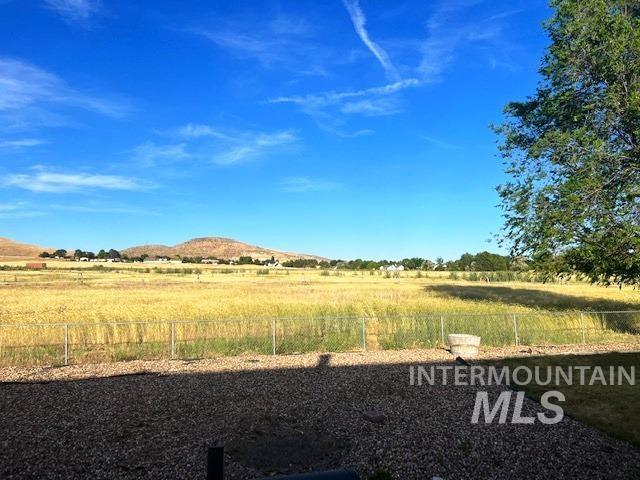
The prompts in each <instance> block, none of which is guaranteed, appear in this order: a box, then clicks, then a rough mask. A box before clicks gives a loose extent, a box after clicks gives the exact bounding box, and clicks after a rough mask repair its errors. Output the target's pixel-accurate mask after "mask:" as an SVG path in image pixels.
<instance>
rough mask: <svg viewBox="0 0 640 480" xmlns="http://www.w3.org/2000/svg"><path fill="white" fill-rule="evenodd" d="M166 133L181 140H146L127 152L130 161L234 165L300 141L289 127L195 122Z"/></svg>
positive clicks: (145, 165)
mask: <svg viewBox="0 0 640 480" xmlns="http://www.w3.org/2000/svg"><path fill="white" fill-rule="evenodd" d="M165 134H166V135H169V136H172V137H174V138H175V137H179V139H180V143H173V144H164V145H159V144H156V143H154V142H145V143H143V144H141V145H138V146H137V147H135V148H133V149H132V150H130V151H129V152H130V153H133V160H135V161H136V163H137V164H138V165H139V166H141V167H151V166H155V165H158V164H162V163H165V164H166V163H171V162H179V161H182V162H184V161H190V162H198V163H199V164H200V165H206V164H207V163H209V164H212V163H213V164H217V165H234V164H240V163H245V162H248V161H251V160H256V159H258V158H261V157H264V156H266V155H269V154H275V153H277V152H280V151H281V150H282V149H284V148H287V147H290V146H292V145H294V144H295V143H297V142H298V140H299V139H298V137H297V135H296V134H295V132H294V131H292V130H279V131H275V132H255V131H251V130H231V129H222V128H217V127H214V126H211V125H204V124H194V123H188V124H186V125H183V126H181V127H177V128H173V129H170V130H169V131H167V132H165Z"/></svg>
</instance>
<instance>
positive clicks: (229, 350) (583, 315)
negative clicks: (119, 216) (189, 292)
mask: <svg viewBox="0 0 640 480" xmlns="http://www.w3.org/2000/svg"><path fill="white" fill-rule="evenodd" d="M450 333H470V334H474V335H479V336H481V337H482V344H483V345H488V346H507V345H566V344H580V343H637V344H640V311H609V312H580V311H571V312H536V313H478V314H466V313H428V314H425V313H416V314H414V315H402V316H398V315H389V316H378V317H308V318H235V319H225V320H175V321H172V320H167V321H154V322H96V323H32V324H0V366H7V365H39V364H62V365H67V364H70V363H83V362H96V361H117V360H132V359H161V358H171V359H190V358H205V357H211V356H220V355H239V354H243V353H258V354H269V355H277V354H291V353H304V352H346V351H369V350H386V349H408V348H438V347H444V346H446V341H447V335H448V334H450Z"/></svg>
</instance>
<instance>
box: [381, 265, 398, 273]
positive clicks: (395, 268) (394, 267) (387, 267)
mask: <svg viewBox="0 0 640 480" xmlns="http://www.w3.org/2000/svg"><path fill="white" fill-rule="evenodd" d="M380 270H386V271H387V272H401V271H402V270H404V265H382V266H381V267H380Z"/></svg>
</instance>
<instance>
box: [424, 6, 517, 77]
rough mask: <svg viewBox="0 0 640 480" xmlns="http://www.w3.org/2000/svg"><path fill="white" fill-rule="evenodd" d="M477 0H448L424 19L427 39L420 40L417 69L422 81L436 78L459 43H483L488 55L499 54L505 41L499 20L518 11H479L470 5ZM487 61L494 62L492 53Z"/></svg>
mask: <svg viewBox="0 0 640 480" xmlns="http://www.w3.org/2000/svg"><path fill="white" fill-rule="evenodd" d="M480 3H481V0H450V1H445V2H442V3H441V4H440V6H439V7H438V8H437V9H436V10H435V11H434V13H433V14H432V15H431V17H429V20H428V21H427V23H426V32H427V39H426V40H425V41H424V42H423V43H422V46H421V52H422V58H421V61H420V64H419V65H418V68H417V70H418V72H419V74H420V76H421V78H423V79H424V80H425V82H437V81H440V80H441V78H442V74H443V72H444V70H445V69H446V68H447V67H449V66H450V65H451V64H452V63H453V62H454V61H455V60H456V58H457V55H458V52H459V50H460V49H461V48H462V47H465V46H469V45H486V46H489V47H491V48H490V51H491V52H493V53H492V55H495V54H499V53H500V50H502V49H504V47H505V44H504V42H503V41H502V39H501V35H502V29H503V22H502V21H503V20H504V19H505V18H508V17H510V16H511V15H514V14H516V13H518V12H519V10H509V11H504V12H499V13H496V14H493V15H489V16H486V15H483V14H482V13H478V12H476V11H475V10H474V9H473V7H475V6H476V5H478V4H480ZM488 62H494V63H495V62H496V60H495V58H493V57H492V56H491V57H489V58H488Z"/></svg>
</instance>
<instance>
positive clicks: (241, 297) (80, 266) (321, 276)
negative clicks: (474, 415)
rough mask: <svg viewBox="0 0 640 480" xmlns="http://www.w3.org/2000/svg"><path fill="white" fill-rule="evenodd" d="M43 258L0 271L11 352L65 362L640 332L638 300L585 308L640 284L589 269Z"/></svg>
mask: <svg viewBox="0 0 640 480" xmlns="http://www.w3.org/2000/svg"><path fill="white" fill-rule="evenodd" d="M8 265H10V264H8ZM18 265H23V263H22V262H21V263H14V264H13V265H11V267H16V266H18ZM48 265H49V266H50V268H48V269H47V270H43V271H28V270H3V271H0V303H1V305H2V307H1V309H0V324H2V325H4V326H2V327H0V362H1V363H3V364H20V363H61V362H62V359H63V358H64V344H65V343H66V344H67V345H68V349H70V353H69V352H67V353H68V354H69V357H70V361H72V362H83V361H104V360H114V359H115V360H117V359H135V358H164V357H166V356H167V355H168V354H169V352H170V351H171V352H172V353H173V355H174V356H176V357H179V358H197V357H206V356H210V355H220V354H238V353H244V352H254V353H273V351H275V352H276V353H296V352H298V353H299V352H309V351H351V350H359V349H365V348H366V349H367V350H376V349H398V348H425V347H434V346H442V345H443V339H444V337H445V336H446V334H447V333H452V332H455V331H457V332H460V331H464V332H467V333H477V334H480V335H482V336H483V342H484V343H485V344H489V345H509V344H513V343H514V342H515V339H516V337H517V339H518V342H519V343H520V344H565V343H581V342H586V343H591V342H609V343H612V342H616V343H625V342H633V343H635V342H638V339H639V335H638V333H639V332H640V313H627V314H618V313H615V314H614V313H610V314H609V313H608V314H604V315H603V314H595V313H589V312H600V311H607V312H610V311H631V310H636V311H640V292H638V291H637V290H633V289H617V288H604V287H598V286H592V285H588V284H585V283H581V282H568V283H562V284H560V283H554V284H546V285H543V284H536V283H517V282H509V283H502V284H494V283H491V284H486V283H478V282H467V281H454V280H450V279H449V272H416V271H405V272H389V273H386V272H379V271H375V272H368V271H365V272H360V271H359V272H354V271H342V270H337V271H336V270H328V271H321V270H297V269H295V270H294V269H291V270H285V269H271V270H266V269H262V268H257V267H256V268H253V267H244V268H240V267H215V266H206V265H195V266H194V265H181V264H179V265H149V266H147V265H141V264H123V265H116V264H108V265H105V266H102V267H99V266H96V264H89V263H70V262H55V261H54V262H51V261H49V262H48ZM580 311H584V312H586V313H584V314H581V313H580ZM514 314H515V315H516V316H515V317H514ZM144 322H152V323H149V324H145V323H144ZM81 324H89V325H81ZM514 324H515V325H514ZM15 325H27V326H26V327H25V326H20V327H17V326H15ZM29 325H30V326H29ZM65 325H66V326H65ZM514 330H517V331H516V332H514ZM65 340H66V342H65Z"/></svg>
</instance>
